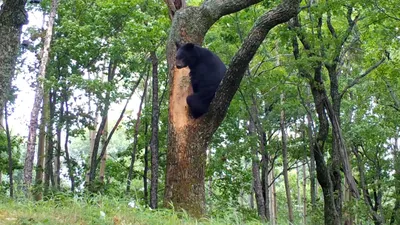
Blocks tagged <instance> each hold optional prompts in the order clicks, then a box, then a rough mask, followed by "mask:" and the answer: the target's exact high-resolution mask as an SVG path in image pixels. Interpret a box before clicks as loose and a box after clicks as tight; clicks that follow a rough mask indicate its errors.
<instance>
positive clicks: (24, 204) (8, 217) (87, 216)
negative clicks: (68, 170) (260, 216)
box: [0, 197, 260, 225]
mask: <svg viewBox="0 0 400 225" xmlns="http://www.w3.org/2000/svg"><path fill="white" fill-rule="evenodd" d="M225 210H226V209H225ZM0 224H1V225H3V224H22V225H28V224H37V225H39V224H49V225H58V224H79V225H86V224H113V225H127V224H133V225H136V224H140V225H147V224H148V225H158V224H160V225H179V224H185V225H190V224H202V225H203V224H204V225H208V224H212V225H222V224H224V225H225V224H229V225H230V224H252V225H255V224H260V223H259V222H257V221H250V222H248V221H247V222H244V221H243V220H242V219H241V217H240V216H239V214H238V213H234V212H230V213H227V212H225V214H224V215H223V216H221V217H220V218H204V219H200V220H196V219H194V218H191V217H189V216H188V215H187V214H185V213H178V212H175V211H173V210H168V209H159V210H150V209H149V208H147V207H134V208H133V207H130V206H129V202H128V201H127V200H121V199H109V198H106V197H94V198H91V199H90V200H88V199H86V200H85V199H70V198H65V199H62V200H61V199H58V200H55V199H52V200H49V201H39V202H32V201H25V200H24V201H13V200H10V199H2V200H1V199H0Z"/></svg>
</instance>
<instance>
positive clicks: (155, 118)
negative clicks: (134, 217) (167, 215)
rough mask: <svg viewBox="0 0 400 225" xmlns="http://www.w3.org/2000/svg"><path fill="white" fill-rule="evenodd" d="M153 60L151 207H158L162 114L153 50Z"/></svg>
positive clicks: (155, 57)
mask: <svg viewBox="0 0 400 225" xmlns="http://www.w3.org/2000/svg"><path fill="white" fill-rule="evenodd" d="M151 62H152V66H153V68H152V78H153V79H152V81H153V83H152V84H153V87H152V90H153V96H152V117H151V142H150V151H151V184H150V207H151V208H152V209H156V208H157V207H158V168H159V163H158V158H159V156H158V151H159V150H158V143H159V142H158V122H159V116H160V105H159V103H158V59H157V55H156V52H155V51H153V52H151Z"/></svg>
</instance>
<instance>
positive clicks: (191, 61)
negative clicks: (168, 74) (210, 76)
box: [175, 42, 199, 69]
mask: <svg viewBox="0 0 400 225" xmlns="http://www.w3.org/2000/svg"><path fill="white" fill-rule="evenodd" d="M175 44H176V48H177V49H178V51H177V52H176V67H177V68H178V69H181V68H183V67H187V66H189V67H192V66H194V65H195V64H196V63H197V60H198V58H199V49H198V48H199V47H198V46H196V45H195V44H193V43H187V44H184V45H181V44H179V43H177V42H176V43H175Z"/></svg>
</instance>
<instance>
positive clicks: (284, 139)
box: [280, 94, 294, 224]
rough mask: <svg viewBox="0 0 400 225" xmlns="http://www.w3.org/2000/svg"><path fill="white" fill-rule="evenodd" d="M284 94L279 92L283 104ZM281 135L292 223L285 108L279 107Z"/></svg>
mask: <svg viewBox="0 0 400 225" xmlns="http://www.w3.org/2000/svg"><path fill="white" fill-rule="evenodd" d="M284 99H285V95H284V94H281V104H282V105H283V102H284ZM280 126H281V135H282V157H283V171H282V173H283V179H284V181H285V191H286V202H287V207H288V219H289V223H290V224H293V222H294V218H293V205H292V197H291V193H290V184H289V175H288V170H289V169H288V168H289V165H288V158H287V157H288V156H287V136H286V125H285V110H284V109H281V117H280Z"/></svg>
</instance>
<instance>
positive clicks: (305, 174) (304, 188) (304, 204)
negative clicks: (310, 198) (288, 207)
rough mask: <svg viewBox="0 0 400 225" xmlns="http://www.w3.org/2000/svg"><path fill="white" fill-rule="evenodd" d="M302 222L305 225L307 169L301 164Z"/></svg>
mask: <svg viewBox="0 0 400 225" xmlns="http://www.w3.org/2000/svg"><path fill="white" fill-rule="evenodd" d="M303 224H304V225H307V170H306V163H304V164H303Z"/></svg>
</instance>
